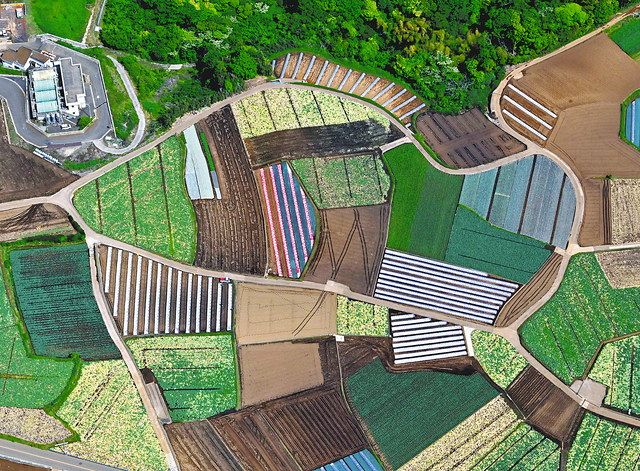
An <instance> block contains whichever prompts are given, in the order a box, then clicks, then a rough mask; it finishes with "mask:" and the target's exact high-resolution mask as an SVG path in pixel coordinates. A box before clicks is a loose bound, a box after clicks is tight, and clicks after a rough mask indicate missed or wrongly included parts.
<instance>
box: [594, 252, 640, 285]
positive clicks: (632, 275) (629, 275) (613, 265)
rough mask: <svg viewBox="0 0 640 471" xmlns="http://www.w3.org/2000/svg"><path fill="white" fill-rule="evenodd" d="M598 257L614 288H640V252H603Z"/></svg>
mask: <svg viewBox="0 0 640 471" xmlns="http://www.w3.org/2000/svg"><path fill="white" fill-rule="evenodd" d="M597 257H598V262H600V266H601V267H602V271H603V272H604V274H605V276H606V277H607V280H608V281H609V284H611V286H613V287H614V288H637V287H639V286H640V250H638V249H635V250H621V251H616V252H601V253H599V254H598V255H597Z"/></svg>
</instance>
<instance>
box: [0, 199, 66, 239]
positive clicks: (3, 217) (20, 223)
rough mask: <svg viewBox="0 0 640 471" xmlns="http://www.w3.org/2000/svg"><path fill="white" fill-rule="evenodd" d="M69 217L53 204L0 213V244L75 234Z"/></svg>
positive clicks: (36, 205)
mask: <svg viewBox="0 0 640 471" xmlns="http://www.w3.org/2000/svg"><path fill="white" fill-rule="evenodd" d="M75 232H76V230H75V229H74V228H73V226H72V225H71V222H70V220H69V215H68V214H67V213H66V212H65V211H64V210H63V209H62V208H60V207H58V206H56V205H53V204H48V203H47V204H34V205H32V206H29V207H22V208H18V209H10V210H8V211H0V242H6V241H10V240H17V239H22V238H24V237H29V236H34V235H38V234H61V235H62V234H65V235H70V234H75Z"/></svg>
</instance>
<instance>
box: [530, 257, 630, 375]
mask: <svg viewBox="0 0 640 471" xmlns="http://www.w3.org/2000/svg"><path fill="white" fill-rule="evenodd" d="M639 306H640V288H626V289H613V288H612V287H611V285H610V284H609V282H608V281H607V279H606V277H605V275H604V273H603V272H602V269H601V268H600V265H599V264H598V260H597V259H596V256H595V255H594V254H578V255H574V256H573V258H572V259H571V261H570V263H569V267H568V268H567V271H566V273H565V276H564V279H563V280H562V283H561V284H560V287H559V289H558V291H557V292H556V293H555V294H554V295H553V297H552V298H551V299H550V300H549V301H548V302H547V304H545V305H544V306H543V307H542V308H541V309H540V310H539V311H537V312H536V313H535V314H534V315H533V316H531V317H530V318H529V319H528V320H527V321H526V322H525V323H524V325H523V326H522V327H521V329H520V337H521V338H522V343H523V345H524V346H525V347H526V348H527V350H529V351H530V352H531V353H532V354H533V355H534V356H535V357H536V358H537V359H538V360H539V361H541V362H542V363H544V364H545V365H546V366H547V367H548V368H549V369H550V370H551V371H553V372H554V374H555V375H556V376H558V377H559V378H560V379H562V380H563V381H564V382H565V383H567V384H571V383H572V382H573V380H574V379H576V378H579V377H582V376H583V374H584V373H585V369H586V367H587V365H588V363H589V362H590V361H591V359H592V357H593V355H595V353H596V351H597V350H598V346H599V345H600V343H601V342H603V341H606V340H609V339H612V338H615V337H619V336H622V335H625V334H629V333H633V332H637V331H639V330H640V315H639V309H640V308H639Z"/></svg>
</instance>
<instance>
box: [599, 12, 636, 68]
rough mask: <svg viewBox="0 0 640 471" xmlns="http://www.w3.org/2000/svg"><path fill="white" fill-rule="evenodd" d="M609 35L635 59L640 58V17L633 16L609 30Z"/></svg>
mask: <svg viewBox="0 0 640 471" xmlns="http://www.w3.org/2000/svg"><path fill="white" fill-rule="evenodd" d="M607 34H608V35H609V37H610V38H611V39H612V40H613V41H614V42H615V43H616V44H617V45H618V46H620V49H622V50H623V51H624V52H626V53H627V54H629V55H630V56H631V57H632V58H633V59H635V60H638V59H639V58H640V18H638V17H636V16H632V17H629V18H626V19H624V20H622V21H620V22H619V23H618V24H616V25H614V26H612V27H611V28H609V29H608V30H607Z"/></svg>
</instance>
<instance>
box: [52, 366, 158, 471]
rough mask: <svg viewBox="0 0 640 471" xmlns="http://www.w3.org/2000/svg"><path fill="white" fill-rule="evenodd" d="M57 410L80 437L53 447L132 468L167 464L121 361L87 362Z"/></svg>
mask: <svg viewBox="0 0 640 471" xmlns="http://www.w3.org/2000/svg"><path fill="white" fill-rule="evenodd" d="M58 415H59V416H60V417H61V418H62V419H63V420H65V421H66V422H67V423H68V424H69V426H70V427H72V428H73V430H75V431H76V432H78V434H79V435H80V441H79V442H75V443H70V444H66V445H60V446H59V447H56V451H61V452H63V453H67V454H70V455H74V456H77V457H79V458H84V459H88V460H92V461H97V462H100V463H104V464H107V465H110V466H115V467H120V468H126V469H129V470H131V471H157V470H158V469H165V468H166V466H167V464H166V460H165V457H164V453H163V452H162V450H161V448H160V443H159V442H158V438H157V437H156V435H155V433H154V431H153V428H152V427H151V423H150V422H149V418H148V417H147V413H146V410H145V408H144V406H143V405H142V401H141V400H140V396H138V391H137V390H136V388H135V386H134V384H133V380H132V379H131V376H130V375H129V371H128V370H127V367H126V365H125V364H124V362H123V361H120V360H112V361H98V362H90V363H85V365H84V366H83V368H82V373H81V375H80V379H79V380H78V384H77V385H76V387H75V388H74V389H73V391H72V392H71V394H70V395H69V397H68V399H67V400H66V401H65V402H64V404H63V405H62V407H61V408H60V410H59V411H58Z"/></svg>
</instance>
